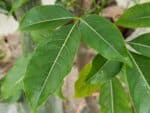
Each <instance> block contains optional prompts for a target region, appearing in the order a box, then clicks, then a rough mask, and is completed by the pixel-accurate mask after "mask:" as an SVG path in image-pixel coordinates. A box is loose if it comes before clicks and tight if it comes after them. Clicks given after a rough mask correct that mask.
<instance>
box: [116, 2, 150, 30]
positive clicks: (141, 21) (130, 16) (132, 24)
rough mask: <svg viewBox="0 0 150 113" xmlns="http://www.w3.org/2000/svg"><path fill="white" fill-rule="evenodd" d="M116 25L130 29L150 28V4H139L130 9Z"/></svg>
mask: <svg viewBox="0 0 150 113" xmlns="http://www.w3.org/2000/svg"><path fill="white" fill-rule="evenodd" d="M116 24H117V25H120V26H124V27H128V28H136V27H150V3H144V4H139V5H135V6H133V7H131V8H129V9H128V10H126V11H125V12H124V13H123V15H122V16H121V17H120V18H119V20H118V21H117V22H116Z"/></svg>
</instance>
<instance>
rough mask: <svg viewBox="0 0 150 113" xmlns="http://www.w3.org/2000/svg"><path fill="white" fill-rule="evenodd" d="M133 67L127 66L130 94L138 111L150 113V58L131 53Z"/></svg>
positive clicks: (139, 112)
mask: <svg viewBox="0 0 150 113" xmlns="http://www.w3.org/2000/svg"><path fill="white" fill-rule="evenodd" d="M130 56H131V59H132V62H133V67H128V66H126V76H127V81H128V86H129V90H130V95H131V97H132V100H133V102H134V106H135V109H136V112H137V113H150V103H149V102H150V71H149V69H150V58H148V57H144V56H140V55H137V54H134V53H132V54H130Z"/></svg>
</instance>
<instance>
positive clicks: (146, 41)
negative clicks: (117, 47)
mask: <svg viewBox="0 0 150 113" xmlns="http://www.w3.org/2000/svg"><path fill="white" fill-rule="evenodd" d="M128 44H129V45H130V46H131V47H133V48H134V49H135V50H136V51H137V52H138V53H139V54H141V55H143V56H147V57H150V33H147V34H143V35H140V36H138V37H137V38H135V39H133V40H131V41H129V42H128Z"/></svg>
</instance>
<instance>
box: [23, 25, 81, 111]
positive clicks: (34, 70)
mask: <svg viewBox="0 0 150 113" xmlns="http://www.w3.org/2000/svg"><path fill="white" fill-rule="evenodd" d="M79 43H80V33H79V30H78V29H77V25H76V24H75V25H69V26H65V27H62V28H61V29H59V30H57V31H56V32H53V34H52V39H51V40H46V41H44V42H43V43H41V44H40V45H39V46H38V47H37V49H36V50H35V52H34V54H33V56H32V58H31V60H30V63H29V65H28V67H27V72H26V76H25V79H24V87H25V92H26V95H27V98H28V100H29V102H30V105H31V107H32V108H33V110H35V109H36V108H37V107H38V106H40V105H41V104H43V103H44V102H45V100H47V99H48V97H49V95H53V94H55V93H57V92H58V89H60V87H61V85H62V82H63V80H64V78H65V76H66V75H67V74H68V73H69V72H70V70H71V67H72V64H73V60H74V56H75V54H76V51H77V49H78V47H79Z"/></svg>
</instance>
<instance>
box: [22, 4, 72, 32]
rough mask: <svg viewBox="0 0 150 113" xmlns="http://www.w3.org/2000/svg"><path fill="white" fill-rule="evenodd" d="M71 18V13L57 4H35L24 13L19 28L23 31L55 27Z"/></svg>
mask: <svg viewBox="0 0 150 113" xmlns="http://www.w3.org/2000/svg"><path fill="white" fill-rule="evenodd" d="M72 19H73V15H72V14H71V13H70V12H69V11H68V10H66V9H64V8H63V7H61V6H58V5H46V6H37V7H34V8H32V9H31V10H30V11H28V12H27V13H26V15H25V16H24V18H23V19H22V21H21V25H20V28H21V29H22V30H24V31H31V30H41V29H42V30H43V29H48V30H50V29H55V28H57V27H59V26H60V25H64V24H65V23H67V22H69V21H70V20H72Z"/></svg>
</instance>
